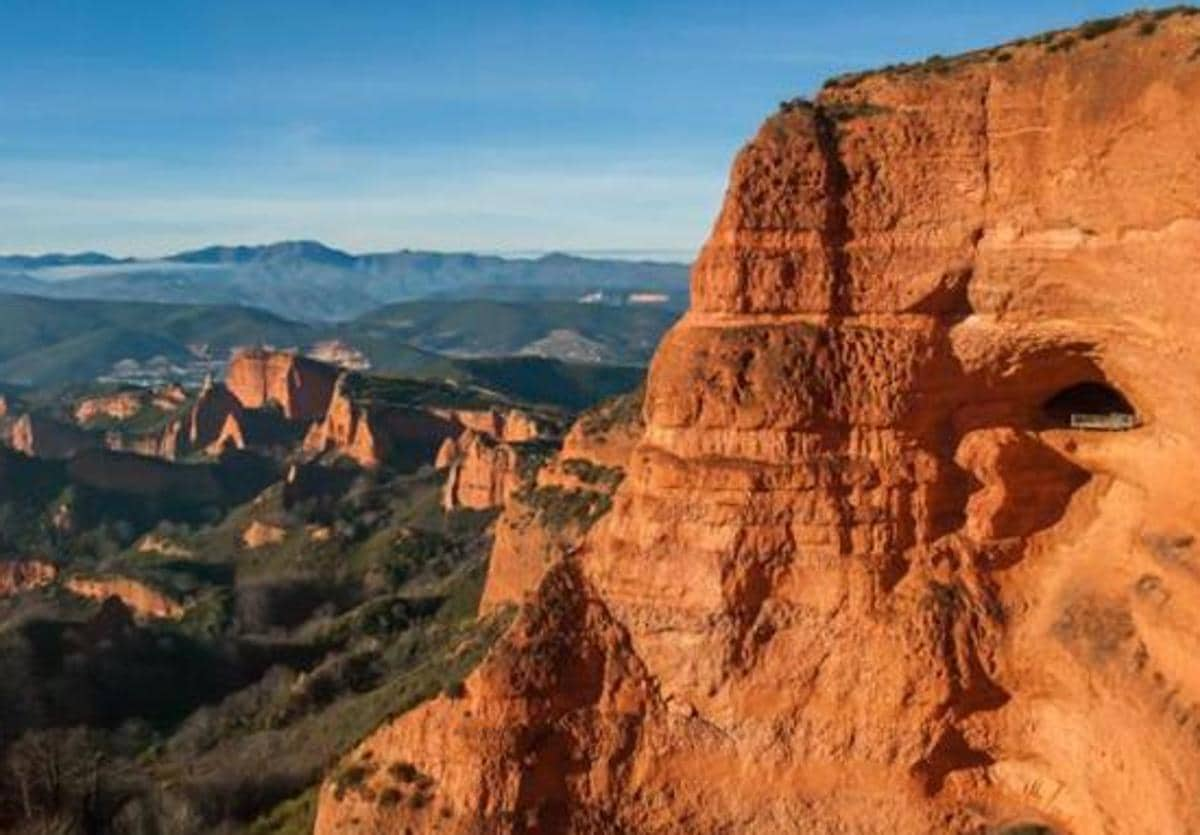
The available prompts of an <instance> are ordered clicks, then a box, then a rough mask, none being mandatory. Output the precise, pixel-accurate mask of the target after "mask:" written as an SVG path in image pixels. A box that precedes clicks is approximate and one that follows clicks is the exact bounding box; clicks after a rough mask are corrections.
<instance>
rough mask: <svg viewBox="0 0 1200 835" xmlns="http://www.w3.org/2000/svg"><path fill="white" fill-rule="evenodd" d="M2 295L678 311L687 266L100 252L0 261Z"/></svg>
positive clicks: (281, 246) (346, 313)
mask: <svg viewBox="0 0 1200 835" xmlns="http://www.w3.org/2000/svg"><path fill="white" fill-rule="evenodd" d="M0 292H12V293H22V294H26V295H37V296H43V297H46V298H62V299H101V300H107V301H116V300H122V301H139V302H164V303H174V304H208V305H212V304H218V305H237V306H241V307H254V308H259V309H262V310H267V311H270V312H272V313H275V314H277V315H280V316H284V317H286V318H288V319H292V320H296V321H306V322H336V321H346V320H350V319H353V318H355V317H357V316H360V315H362V314H364V313H367V312H369V311H372V310H375V309H377V308H380V307H382V306H384V305H388V304H392V303H395V302H403V301H415V300H421V299H443V300H462V299H491V300H498V301H576V300H579V299H580V298H583V297H585V296H586V297H590V298H593V299H596V300H599V301H601V302H604V303H608V304H622V303H624V302H625V301H627V299H628V296H629V295H631V294H635V293H636V294H651V295H656V296H661V297H662V305H663V306H664V307H668V308H671V309H674V310H682V309H683V308H684V307H686V305H687V292H688V267H687V266H686V265H684V264H675V263H662V262H653V261H623V260H604V259H593V258H579V257H576V256H571V255H563V254H551V255H545V256H542V257H539V258H501V257H498V256H490V255H474V254H470V253H439V252H416V251H409V250H402V251H399V252H385V253H370V254H365V255H352V254H350V253H347V252H343V251H341V250H338V249H333V248H331V247H328V246H325V245H324V244H321V243H319V242H316V241H286V242H281V243H275V244H269V245H265V246H213V247H206V248H203V249H197V250H193V251H189V252H181V253H177V254H175V255H170V256H166V257H164V258H160V259H137V260H134V259H124V260H123V259H117V258H112V257H110V256H107V255H102V254H99V253H84V254H82V255H46V256H4V257H0Z"/></svg>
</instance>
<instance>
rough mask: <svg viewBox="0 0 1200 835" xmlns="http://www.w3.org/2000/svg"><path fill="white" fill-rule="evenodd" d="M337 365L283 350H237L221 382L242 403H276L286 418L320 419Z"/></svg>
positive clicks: (258, 406)
mask: <svg viewBox="0 0 1200 835" xmlns="http://www.w3.org/2000/svg"><path fill="white" fill-rule="evenodd" d="M338 373H339V372H338V369H337V368H336V367H335V366H332V365H327V364H325V363H323V362H318V361H316V360H313V359H309V358H308V357H303V356H299V355H297V354H294V353H290V352H285V351H262V350H249V351H241V352H238V353H237V354H235V355H234V357H233V358H232V359H231V360H230V363H229V369H228V371H227V372H226V377H225V385H226V386H227V387H228V388H229V391H230V392H232V394H233V396H234V397H236V398H237V400H238V402H239V403H241V405H242V406H245V407H246V408H248V409H261V408H263V407H264V406H267V405H269V404H272V403H273V404H276V405H278V406H279V407H280V408H282V409H283V414H284V417H286V418H288V419H289V420H320V419H321V418H322V417H324V415H325V411H326V409H328V407H329V400H330V398H331V397H332V395H333V389H334V384H335V383H336V382H337V377H338Z"/></svg>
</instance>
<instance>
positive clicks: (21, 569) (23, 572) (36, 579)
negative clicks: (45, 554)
mask: <svg viewBox="0 0 1200 835" xmlns="http://www.w3.org/2000/svg"><path fill="white" fill-rule="evenodd" d="M57 578H58V567H57V566H56V565H55V564H54V563H52V562H46V561H45V560H5V561H0V597H10V596H12V595H14V594H20V593H21V592H23V591H30V590H31V589H40V588H42V587H43V586H48V585H50V584H51V583H53V582H54V581H55V580H56V579H57Z"/></svg>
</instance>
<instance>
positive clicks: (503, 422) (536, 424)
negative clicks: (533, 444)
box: [432, 409, 547, 443]
mask: <svg viewBox="0 0 1200 835" xmlns="http://www.w3.org/2000/svg"><path fill="white" fill-rule="evenodd" d="M432 411H433V413H434V414H435V415H438V416H439V417H442V418H445V419H446V420H450V421H454V422H456V423H459V424H461V425H462V427H463V428H464V429H471V430H473V431H475V432H478V433H480V434H481V435H487V436H489V437H491V438H495V439H496V440H497V441H509V442H511V443H520V442H522V441H533V440H536V439H538V438H540V437H542V436H543V435H545V434H546V431H547V430H546V427H545V426H543V425H542V423H541V422H540V421H539V420H538V419H537V418H535V417H534V416H533V415H531V414H529V413H528V412H523V411H521V410H520V409H508V410H507V411H503V412H502V411H500V410H498V409H434V410H432Z"/></svg>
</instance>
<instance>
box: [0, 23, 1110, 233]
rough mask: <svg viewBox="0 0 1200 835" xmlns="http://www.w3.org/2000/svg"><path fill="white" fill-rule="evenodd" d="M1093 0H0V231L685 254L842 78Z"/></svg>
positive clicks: (1006, 31)
mask: <svg viewBox="0 0 1200 835" xmlns="http://www.w3.org/2000/svg"><path fill="white" fill-rule="evenodd" d="M1126 8H1128V6H1126V5H1124V4H1120V3H1114V2H1100V1H1099V0H1095V1H1092V0H1088V1H1087V2H1084V0H1078V1H1076V0H1057V1H1056V2H1046V0H1037V2H1033V1H1032V0H1008V2H989V3H982V2H975V3H972V2H969V0H958V2H940V1H939V2H927V3H909V4H901V3H896V2H888V0H855V1H854V2H847V0H842V2H837V3H830V2H827V1H826V2H820V3H816V2H812V3H810V2H791V3H778V2H760V3H737V2H722V1H721V0H692V2H688V3H675V2H657V3H649V2H624V1H623V0H614V1H611V2H591V3H569V2H557V3H556V2H534V1H533V0H530V1H529V2H475V0H457V2H456V1H455V0H443V2H436V3H425V2H419V1H418V0H390V2H371V1H370V0H359V2H354V0H342V1H341V2H315V0H288V2H274V0H261V1H259V0H207V1H205V0H138V2H133V0H91V1H90V2H84V1H83V0H79V2H66V0H0V252H42V251H50V250H57V251H62V250H68V251H76V250H82V249H101V250H105V251H109V252H113V253H115V254H122V255H124V254H132V255H152V254H160V253H163V252H166V251H172V250H178V249H182V248H186V247H190V246H197V245H202V244H206V243H214V242H222V243H257V242H266V241H272V240H279V239H284V238H319V239H321V240H324V241H326V242H328V243H331V244H334V245H338V246H342V247H345V248H348V249H350V250H354V251H366V250H380V249H397V248H401V247H412V248H430V249H444V250H468V249H470V250H485V251H530V250H550V249H564V250H577V251H578V250H638V251H651V250H654V251H658V250H661V251H664V252H681V253H687V252H690V251H692V250H694V249H695V248H696V247H697V246H698V245H699V243H700V242H701V241H702V239H703V238H704V236H705V235H706V233H707V231H708V227H709V225H710V223H711V220H712V218H713V216H714V214H715V212H716V209H717V206H718V204H719V202H720V199H721V194H722V190H723V188H724V181H725V176H726V173H727V168H728V165H729V162H730V159H731V157H732V155H733V153H734V152H735V151H736V149H737V148H738V146H739V145H740V144H741V143H742V142H743V141H745V139H746V138H747V137H748V136H749V135H750V134H751V133H752V132H753V130H754V129H755V127H756V126H757V124H758V122H759V121H761V119H762V118H763V117H764V116H765V115H767V114H768V113H769V112H770V111H771V110H772V109H773V108H774V107H775V106H776V104H777V103H778V102H779V101H780V100H781V99H785V98H790V97H792V96H795V95H804V94H807V93H811V92H813V91H814V90H815V89H816V88H817V87H819V85H820V81H821V80H822V79H824V78H825V77H827V76H829V75H831V74H835V73H839V72H843V71H847V70H851V69H858V68H867V67H871V66H875V65H880V64H886V63H891V62H894V61H900V60H912V59H917V58H922V57H925V56H927V55H930V54H932V53H935V52H937V53H943V54H948V53H952V52H956V51H961V50H964V49H969V48H972V47H976V46H982V45H986V44H989V43H994V42H999V41H1002V40H1006V39H1010V38H1013V37H1016V36H1018V35H1023V34H1029V33H1032V32H1036V31H1040V30H1042V29H1047V28H1054V27H1060V26H1066V25H1070V24H1073V23H1075V22H1078V21H1080V20H1083V19H1086V18H1091V17H1098V16H1104V15H1109V14H1114V13H1118V12H1120V11H1122V10H1124V9H1126Z"/></svg>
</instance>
